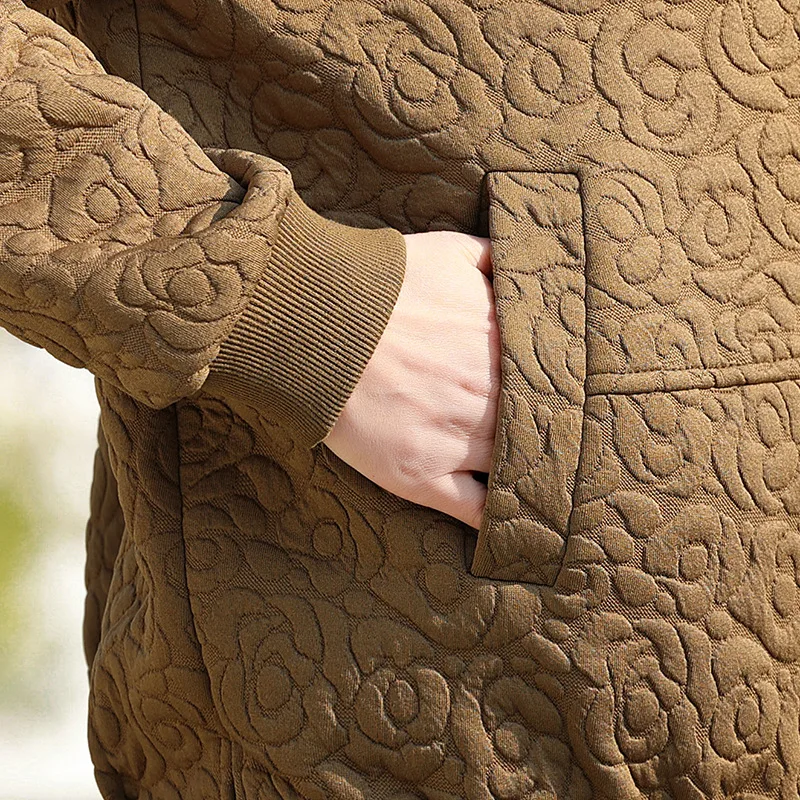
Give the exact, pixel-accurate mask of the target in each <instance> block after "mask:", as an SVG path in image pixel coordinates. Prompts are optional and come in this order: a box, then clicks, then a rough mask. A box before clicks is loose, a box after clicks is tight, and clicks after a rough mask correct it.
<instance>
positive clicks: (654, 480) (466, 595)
mask: <svg viewBox="0 0 800 800" xmlns="http://www.w3.org/2000/svg"><path fill="white" fill-rule="evenodd" d="M36 6H37V8H38V11H33V10H30V9H27V8H25V7H24V6H23V5H22V4H21V2H19V0H0V321H1V322H2V324H3V325H4V326H5V327H7V328H8V329H9V330H11V331H12V332H14V333H15V334H17V335H19V336H21V337H23V338H25V339H27V340H29V341H31V342H33V343H35V344H38V345H41V346H44V347H46V348H48V349H49V350H50V351H51V352H53V353H54V354H55V355H56V356H57V357H59V358H62V359H63V360H65V361H67V362H69V363H72V364H76V365H82V366H86V367H88V368H89V369H91V370H92V371H93V372H94V374H95V375H96V376H97V387H98V396H99V399H100V405H101V426H100V448H99V450H98V456H97V461H96V476H95V484H94V492H93V498H92V517H91V520H90V523H89V526H88V533H87V547H88V562H87V586H88V599H87V615H86V627H85V633H86V637H85V641H86V652H87V657H88V660H89V664H90V668H91V669H90V677H91V697H90V744H91V749H92V756H93V759H94V762H95V764H96V768H97V777H98V782H99V785H100V787H101V790H102V792H103V794H104V796H105V797H107V798H114V799H115V800H116V799H117V798H120V799H121V798H142V799H143V800H144V799H145V798H152V800H157V799H158V800H160V799H161V798H164V799H165V800H166V799H168V800H173V799H174V798H223V797H224V798H236V800H373V799H376V800H377V799H378V798H380V799H381V800H382V799H383V798H387V799H388V798H391V800H411V799H412V798H416V799H418V800H457V799H460V798H463V799H465V800H545V799H549V800H589V798H593V799H594V800H633V799H634V798H648V799H649V800H670V799H674V800H678V799H680V800H700V798H709V799H710V798H736V799H737V800H765V799H766V798H775V799H776V800H792V798H798V797H800V532H799V531H798V526H797V519H798V514H800V449H799V447H800V383H799V382H798V381H800V360H799V356H800V257H799V256H798V252H799V251H800V38H798V30H800V9H799V8H798V5H797V3H796V2H795V0H719V1H717V0H684V1H683V2H681V1H680V0H676V1H675V2H664V1H663V0H618V1H617V2H614V1H611V2H606V1H604V0H538V1H537V2H534V1H533V0H259V2H255V0H77V2H71V3H63V2H61V3H59V2H54V0H49V2H46V1H45V2H39V3H37V4H36ZM38 12H44V13H46V14H47V15H48V16H49V17H50V18H48V17H46V16H44V15H43V14H42V13H38ZM101 65H102V66H101ZM441 228H450V229H456V230H461V231H468V232H473V233H482V234H484V235H489V236H490V237H491V239H492V248H493V261H494V277H493V282H494V290H495V296H496V301H497V315H498V322H499V327H500V333H501V339H502V342H501V346H502V352H503V363H502V385H501V396H500V408H499V413H498V428H497V438H496V442H495V448H494V453H493V460H492V470H491V473H490V475H489V485H488V489H489V494H488V501H487V507H486V513H485V515H484V519H483V522H482V524H481V528H480V530H479V531H477V532H476V531H474V530H472V529H470V528H468V527H467V526H465V525H463V524H462V523H459V522H458V521H456V520H454V519H452V518H450V517H448V516H446V515H444V514H442V513H440V512H437V511H434V510H431V509H427V508H423V507H420V506H416V505H414V504H413V503H410V502H408V501H406V500H403V499H401V498H399V497H396V496H394V495H392V494H390V493H388V492H386V491H384V490H382V489H381V488H379V487H378V486H376V485H375V484H373V483H371V482H370V481H369V480H367V479H366V478H364V477H363V476H361V475H359V474H358V473H357V472H355V471H354V470H353V469H351V468H350V467H349V466H348V465H347V464H345V463H343V462H342V461H340V460H339V459H337V458H336V456H335V455H334V454H333V453H331V452H330V451H329V450H328V449H327V448H326V447H325V446H324V444H322V443H321V440H322V439H323V438H324V436H325V433H326V432H327V430H328V429H329V428H330V426H331V425H332V424H333V421H335V418H336V415H337V414H338V412H339V411H340V410H341V407H342V406H343V404H344V402H345V401H346V399H347V397H348V396H349V393H350V392H351V391H352V388H353V387H354V386H355V383H356V381H357V380H358V378H359V376H360V374H361V371H362V369H363V367H364V365H365V364H366V362H367V360H368V359H369V357H370V355H371V353H372V351H373V349H374V346H375V344H376V342H377V340H378V338H379V337H380V334H381V332H382V330H383V328H384V326H385V323H386V321H387V319H388V315H389V314H390V313H391V309H392V307H393V304H394V302H395V299H396V296H397V292H398V291H399V286H400V283H401V281H402V276H403V264H404V249H403V240H402V237H401V236H400V233H399V232H412V231H422V230H431V229H441Z"/></svg>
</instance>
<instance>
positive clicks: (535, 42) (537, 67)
mask: <svg viewBox="0 0 800 800" xmlns="http://www.w3.org/2000/svg"><path fill="white" fill-rule="evenodd" d="M566 20H567V17H565V16H563V15H560V14H557V13H556V12H555V11H552V10H550V9H548V8H545V7H543V6H530V5H528V4H522V3H507V4H504V5H502V6H501V7H499V8H497V9H493V10H492V11H490V12H489V14H487V16H486V20H485V21H484V24H483V29H484V33H485V35H486V39H487V41H488V42H489V43H490V44H491V45H492V46H493V47H494V48H495V50H497V52H498V53H499V54H500V56H501V57H502V59H503V66H504V72H503V95H504V97H505V98H506V101H507V105H506V111H505V115H504V116H505V125H504V132H505V133H506V135H507V136H508V138H509V139H511V140H512V141H514V142H516V143H517V144H519V145H522V146H523V147H528V148H530V147H535V146H536V145H537V144H539V143H540V142H541V141H544V142H547V143H548V144H552V145H554V146H556V147H558V146H561V147H563V146H566V145H568V144H573V143H574V142H576V141H577V140H578V139H580V137H581V135H582V134H583V133H584V131H585V130H586V128H587V127H588V126H589V124H590V123H591V122H592V121H593V119H594V116H595V113H596V111H597V105H598V101H597V97H596V93H595V91H594V83H593V82H592V70H591V62H590V57H589V48H588V46H587V45H586V44H584V43H582V42H581V41H580V40H579V39H578V38H577V36H576V35H575V32H574V30H572V29H571V28H570V27H569V25H568V23H567V21H566Z"/></svg>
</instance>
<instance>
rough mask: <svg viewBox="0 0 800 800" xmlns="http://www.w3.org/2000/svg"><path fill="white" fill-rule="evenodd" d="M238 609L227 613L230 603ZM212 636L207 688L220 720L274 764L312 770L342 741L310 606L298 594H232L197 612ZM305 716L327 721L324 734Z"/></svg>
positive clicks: (334, 696) (333, 694)
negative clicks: (266, 596) (264, 752)
mask: <svg viewBox="0 0 800 800" xmlns="http://www.w3.org/2000/svg"><path fill="white" fill-rule="evenodd" d="M232 607H235V609H236V615H235V617H234V618H232V617H231V608H232ZM197 624H198V627H199V629H200V630H201V632H202V634H201V635H204V636H206V637H207V639H208V640H210V641H213V647H212V650H213V658H211V660H210V662H209V673H210V678H211V684H212V691H213V692H214V693H215V695H216V696H217V697H219V699H220V702H219V703H218V709H219V711H220V713H221V714H222V722H223V724H224V725H225V726H226V727H227V728H228V729H229V730H230V731H232V732H233V733H235V735H236V736H237V737H238V738H239V739H241V740H243V741H244V742H247V743H249V744H251V745H253V746H255V747H257V748H260V749H264V748H266V750H267V752H268V753H269V755H270V756H271V757H272V758H273V759H274V763H275V764H276V765H278V766H279V768H281V765H287V764H290V763H291V764H294V765H295V766H296V767H297V768H299V769H310V768H312V767H313V766H314V765H315V764H317V763H318V762H319V761H321V760H322V759H323V758H325V757H326V756H328V755H329V753H330V752H333V751H334V750H336V749H338V748H340V747H343V746H344V745H345V744H346V742H347V735H346V732H345V730H344V729H343V728H342V727H341V726H339V725H338V723H337V721H336V717H335V714H334V711H333V708H334V706H335V703H336V701H337V692H336V690H335V689H334V687H333V686H332V685H331V684H330V683H329V682H328V681H327V680H326V679H325V677H324V676H323V675H322V671H321V669H320V666H319V665H320V664H321V661H322V658H323V639H322V632H321V630H320V620H319V618H318V616H317V614H316V613H315V611H314V609H313V608H312V607H311V606H310V605H309V604H308V603H306V602H305V601H303V600H301V599H300V598H297V597H281V596H275V597H273V598H270V600H269V601H263V600H259V599H257V598H255V597H254V595H253V593H252V592H251V593H247V592H244V591H239V592H234V593H231V594H230V595H229V596H228V597H227V598H226V602H225V603H220V602H219V601H218V600H217V602H216V603H209V604H208V606H207V613H205V614H203V615H200V616H198V619H197ZM309 717H313V718H314V719H316V720H319V719H320V718H324V719H325V720H326V721H327V723H328V724H327V725H326V736H325V739H324V740H323V739H322V738H321V737H319V736H318V735H317V733H316V729H315V726H314V725H313V724H311V722H310V720H309Z"/></svg>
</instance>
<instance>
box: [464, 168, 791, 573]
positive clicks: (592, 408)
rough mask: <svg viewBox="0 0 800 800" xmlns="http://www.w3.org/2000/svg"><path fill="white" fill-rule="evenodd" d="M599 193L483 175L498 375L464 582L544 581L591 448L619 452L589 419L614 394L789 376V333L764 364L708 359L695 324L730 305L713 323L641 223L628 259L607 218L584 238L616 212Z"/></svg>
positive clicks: (569, 520) (677, 263) (597, 465)
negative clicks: (492, 431) (482, 500)
mask: <svg viewBox="0 0 800 800" xmlns="http://www.w3.org/2000/svg"><path fill="white" fill-rule="evenodd" d="M604 180H605V179H604V177H603V176H600V177H599V178H595V177H592V178H591V179H590V181H589V182H588V183H587V179H585V178H583V177H579V176H578V175H577V174H574V173H556V172H541V171H509V172H492V173H489V174H488V175H487V180H486V194H487V200H488V222H489V235H490V238H491V241H492V260H493V279H492V280H493V286H494V294H495V303H496V314H497V322H498V328H499V331H500V340H501V354H502V361H501V386H500V396H499V405H498V415H497V429H496V436H495V443H494V449H493V454H492V463H491V468H490V472H489V476H488V483H487V489H488V492H487V500H486V506H485V511H484V516H483V520H482V522H481V526H480V529H479V531H478V536H477V541H476V545H475V549H474V552H473V554H472V557H471V561H470V565H469V570H470V572H471V574H473V575H475V576H478V577H484V578H491V579H493V580H508V581H514V582H524V583H533V584H539V585H553V584H554V583H555V582H556V580H557V578H558V575H559V573H560V571H561V569H562V566H563V565H564V563H565V558H566V554H567V552H568V547H569V543H570V540H571V533H572V530H573V529H574V528H575V527H576V525H580V524H581V521H580V519H579V518H580V516H581V515H580V513H578V512H579V510H580V506H581V504H583V503H585V502H586V500H587V497H584V495H587V492H589V491H590V490H589V489H588V488H587V487H588V486H589V485H590V484H591V485H593V486H594V485H597V482H598V480H600V481H602V474H601V473H602V471H603V469H604V467H603V463H604V462H605V459H604V458H603V457H602V454H601V450H602V449H603V448H604V447H608V446H614V442H615V441H616V438H619V437H616V434H611V433H610V430H611V428H609V430H608V431H605V432H604V428H608V426H609V424H611V427H612V428H616V427H617V425H618V424H620V423H621V420H617V421H616V422H614V423H609V421H608V420H609V417H608V415H606V416H605V420H606V421H605V422H603V421H602V419H601V417H603V414H599V413H598V411H597V410H598V409H600V408H604V409H606V410H607V411H608V410H609V409H611V410H612V413H611V416H613V409H614V408H616V407H617V406H618V405H619V404H620V403H622V405H623V406H624V407H625V408H627V405H625V403H626V402H627V401H625V400H624V397H623V396H625V395H627V396H630V402H628V405H630V404H631V403H632V402H633V403H634V405H636V403H635V402H634V396H635V397H639V398H640V401H641V398H642V397H646V396H647V395H648V394H651V393H652V394H653V395H656V394H658V393H671V392H675V393H680V392H683V391H687V390H688V391H694V390H702V389H714V390H720V389H726V388H728V387H735V386H743V385H750V384H758V383H764V382H771V381H783V380H787V379H797V378H800V360H799V359H798V358H796V354H795V352H794V349H795V345H794V342H793V339H792V338H791V337H792V336H794V333H793V332H791V331H790V332H789V333H786V335H785V336H783V334H784V333H785V332H779V334H776V335H775V336H773V340H771V343H768V345H763V342H762V343H757V344H758V346H759V347H762V350H761V351H760V352H761V353H762V355H763V352H764V351H763V346H770V347H771V348H772V349H771V351H770V352H771V354H772V356H773V357H772V358H755V357H752V355H751V354H750V353H748V352H744V353H743V352H738V353H735V352H734V353H730V352H722V349H721V348H720V347H718V346H717V342H716V340H715V339H714V334H713V333H711V332H710V329H709V326H708V323H709V319H710V318H711V317H712V316H713V315H714V314H717V315H720V314H728V313H735V304H728V305H729V306H731V308H730V309H728V308H727V307H725V304H724V303H722V302H717V301H715V300H714V299H713V298H712V297H710V296H705V295H703V293H702V292H699V291H697V286H696V284H695V283H693V280H692V277H691V267H690V266H689V264H688V261H687V260H686V256H685V255H684V254H682V251H681V248H680V246H679V244H678V243H677V237H676V236H674V235H673V234H672V233H671V232H670V231H668V230H667V229H666V228H665V227H663V226H662V228H661V230H660V231H659V230H656V232H655V233H653V231H652V230H650V231H648V230H646V227H647V224H646V223H647V220H645V223H643V228H645V230H644V231H643V232H642V233H641V235H639V238H638V239H637V238H636V232H634V235H633V236H632V237H631V241H632V242H633V244H632V245H630V243H625V242H621V240H618V239H615V238H614V234H615V231H614V229H613V223H615V220H614V219H613V214H614V213H617V212H616V211H615V210H614V209H613V208H612V211H611V212H610V213H611V214H612V224H611V225H609V226H608V227H606V228H604V227H603V226H602V225H601V224H598V219H599V218H600V213H599V211H598V208H599V204H600V203H604V202H609V203H615V202H619V204H620V207H619V209H618V213H619V215H620V217H622V216H623V215H624V214H625V213H627V211H629V210H630V209H626V208H625V196H624V193H625V191H626V190H627V189H626V187H625V186H623V188H622V189H621V190H620V189H619V187H616V188H615V187H614V185H613V181H606V183H605V184H604V183H603V181H604ZM631 180H633V179H631ZM620 185H622V184H620ZM607 186H611V189H608V188H607ZM614 191H617V195H614V193H613V192H614ZM641 196H642V195H640V196H639V197H641ZM637 202H639V199H638V198H637ZM648 202H656V203H657V202H658V200H657V198H655V199H654V200H652V201H650V200H647V201H646V200H641V203H640V205H639V206H638V211H639V212H641V213H642V215H643V216H644V217H646V216H647V214H649V213H654V212H652V209H651V208H650V207H649V206H648ZM617 221H619V220H617ZM623 223H624V220H622V221H621V222H620V223H619V225H620V229H622V228H623V227H624V225H623ZM673 227H674V226H673ZM609 228H610V229H611V230H610V232H609ZM659 237H660V238H659ZM641 242H644V244H643V245H641V246H640V243H641ZM653 246H658V247H659V248H661V250H660V252H661V255H662V258H663V264H662V265H661V273H660V274H656V272H657V271H656V270H653V269H650V266H649V265H648V264H647V263H646V260H647V258H648V257H649V254H648V250H647V247H653ZM626 247H627V250H626V249H625V248H626ZM637 247H638V248H639V249H638V250H637ZM620 253H622V254H623V256H620V255H619V254H620ZM622 257H625V258H631V257H632V258H635V257H640V258H642V259H643V265H642V267H641V272H640V273H639V274H638V275H637V274H636V269H637V268H638V266H639V265H638V264H633V263H628V264H622V265H621V264H620V260H621V258H622ZM615 259H616V260H615ZM625 269H628V270H629V272H628V274H627V275H623V272H624V271H625ZM648 270H650V273H652V274H650V273H648V272H647V271H648ZM670 270H674V273H673V274H671V273H670ZM642 276H643V277H644V278H646V279H650V278H651V280H650V285H647V281H646V280H644V279H642V280H640V278H642ZM776 287H778V292H777V293H778V294H780V291H779V290H780V287H779V286H778V284H777V283H776ZM648 290H649V292H650V293H649V294H648V293H647V292H648ZM704 326H705V327H704ZM770 335H772V334H770ZM781 336H783V338H781ZM765 341H766V340H765ZM754 352H755V353H756V354H757V353H758V352H759V351H758V350H754ZM615 395H617V396H619V399H618V400H614V396H615ZM676 396H677V395H676ZM640 401H636V402H639V405H641V402H643V401H641V402H640ZM639 405H636V408H637V409H638V408H639ZM650 405H652V404H645V406H643V408H649V406H650ZM659 407H660V406H659ZM642 413H644V412H642ZM609 437H610V438H609ZM615 437H616V438H615ZM603 442H605V444H603ZM609 442H610V444H609ZM598 476H599V477H598ZM591 491H593V490H591ZM584 522H585V521H584ZM578 538H580V537H578ZM576 546H578V542H576Z"/></svg>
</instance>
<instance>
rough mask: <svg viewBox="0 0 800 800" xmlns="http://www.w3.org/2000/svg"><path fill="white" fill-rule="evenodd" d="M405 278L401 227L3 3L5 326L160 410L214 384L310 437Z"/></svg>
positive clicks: (0, 137)
mask: <svg viewBox="0 0 800 800" xmlns="http://www.w3.org/2000/svg"><path fill="white" fill-rule="evenodd" d="M404 268H405V245H404V241H403V238H402V236H401V235H400V233H399V232H397V231H395V230H391V229H382V230H366V229H360V228H351V227H348V226H344V225H340V224H338V223H334V222H331V221H328V220H326V219H324V218H322V217H321V216H320V215H318V214H316V213H315V212H314V211H313V210H311V209H310V208H309V207H308V206H306V205H305V204H304V203H303V201H302V200H301V199H300V197H299V196H298V195H297V193H296V192H295V191H294V189H293V187H292V182H291V178H290V176H289V173H288V171H287V170H286V169H285V168H283V167H282V166H281V165H280V164H278V163H277V162H275V161H273V160H271V159H269V158H266V157H264V156H260V155H257V154H253V153H246V152H242V151H231V150H226V151H207V152H204V151H202V150H201V149H200V148H199V147H198V146H197V145H196V144H195V143H194V142H193V141H192V140H191V138H190V137H189V136H188V135H187V134H186V132H185V131H184V130H183V129H182V128H181V127H180V126H179V125H178V123H177V122H176V121H175V120H174V119H172V118H171V117H170V116H169V115H167V114H166V113H165V112H163V111H162V110H161V109H160V108H158V106H157V105H156V104H155V103H154V102H153V101H152V100H150V99H149V98H148V97H147V95H146V94H144V93H143V92H142V91H141V90H139V89H138V88H137V87H135V86H134V85H132V84H130V83H127V82H125V81H123V80H122V79H120V78H117V77H115V76H111V75H108V74H106V73H105V72H104V71H103V69H102V67H101V66H100V65H99V64H98V62H97V61H96V60H95V59H94V57H93V56H92V54H91V53H90V52H89V51H88V50H87V49H86V47H85V46H84V45H83V44H82V43H81V42H80V41H78V40H77V39H75V38H74V37H72V36H70V35H69V34H68V33H67V32H66V31H64V30H63V29H62V28H60V27H59V26H58V25H56V24H55V23H53V22H52V21H51V20H49V19H47V18H46V17H44V16H42V15H40V14H39V13H37V12H35V11H32V10H30V9H28V8H26V7H25V6H24V5H22V3H21V2H19V0H0V324H2V325H3V326H4V327H5V328H7V329H8V330H9V331H11V332H12V333H14V334H15V335H17V336H18V337H20V338H22V339H24V340H26V341H28V342H31V343H33V344H36V345H39V346H41V347H44V348H46V349H47V350H48V351H50V352H51V353H53V354H54V355H55V356H57V357H58V358H60V359H61V360H63V361H65V362H67V363H69V364H72V365H75V366H82V367H87V368H88V369H90V370H91V371H92V372H93V373H94V374H95V375H97V376H98V377H99V378H101V379H102V380H104V381H108V382H110V383H113V384H115V385H116V386H118V387H120V388H121V389H123V390H124V391H125V392H127V393H129V394H130V395H132V396H133V397H135V398H136V399H137V400H139V401H141V402H143V403H146V404H148V405H151V406H154V407H164V406H166V405H169V404H170V403H173V402H176V401H178V400H180V399H181V398H184V397H186V396H189V395H191V394H193V393H195V392H197V391H198V390H200V389H201V388H205V389H207V390H208V391H211V392H213V393H215V394H217V395H222V396H225V395H231V396H232V395H236V396H239V397H243V398H245V399H247V400H248V401H249V402H252V403H254V404H256V405H259V406H260V407H263V408H264V409H265V410H267V411H268V412H269V414H270V416H272V417H273V418H275V419H277V420H278V421H279V422H281V423H283V424H284V425H285V426H286V427H287V428H289V429H291V430H292V431H293V432H294V434H295V435H296V437H297V438H298V439H299V440H300V441H301V442H303V443H304V444H306V445H308V446H312V445H314V444H316V443H317V442H319V441H320V440H321V439H322V438H324V437H325V435H326V434H327V432H328V430H329V429H330V427H331V426H332V425H333V423H334V422H335V420H336V417H337V416H338V414H339V412H340V411H341V408H342V407H343V406H344V404H345V402H346V400H347V398H348V397H349V395H350V393H351V392H352V390H353V388H354V387H355V385H356V383H357V381H358V379H359V377H360V376H361V373H362V371H363V369H364V367H365V366H366V363H367V361H368V360H369V358H370V356H371V355H372V352H373V350H374V348H375V346H376V345H377V342H378V339H379V338H380V336H381V334H382V332H383V330H384V328H385V326H386V323H387V321H388V319H389V315H390V314H391V311H392V308H393V306H394V303H395V301H396V299H397V295H398V293H399V290H400V286H401V283H402V279H403V273H404Z"/></svg>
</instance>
